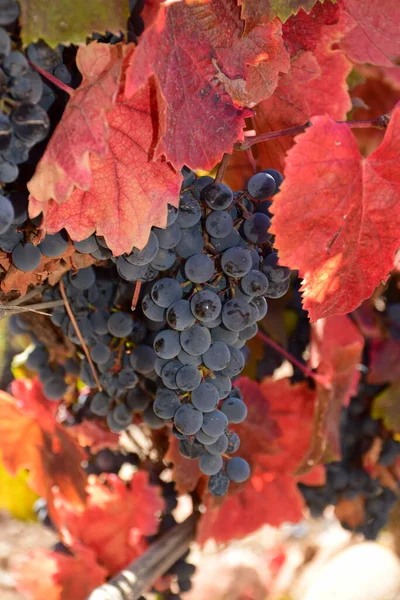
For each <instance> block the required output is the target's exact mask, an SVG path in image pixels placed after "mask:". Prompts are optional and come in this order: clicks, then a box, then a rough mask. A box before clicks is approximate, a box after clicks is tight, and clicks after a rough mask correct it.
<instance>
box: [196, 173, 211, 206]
mask: <svg viewBox="0 0 400 600" xmlns="http://www.w3.org/2000/svg"><path fill="white" fill-rule="evenodd" d="M211 183H214V178H213V177H210V176H209V175H203V176H202V177H197V179H196V180H195V182H194V183H193V196H194V197H195V198H196V200H200V195H201V191H202V190H203V189H204V188H205V187H206V186H207V185H210V184H211Z"/></svg>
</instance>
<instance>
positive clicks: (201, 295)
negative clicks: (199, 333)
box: [190, 289, 221, 324]
mask: <svg viewBox="0 0 400 600" xmlns="http://www.w3.org/2000/svg"><path fill="white" fill-rule="evenodd" d="M190 308H191V310H192V313H193V315H194V316H195V317H196V319H198V320H199V321H201V322H202V323H205V324H208V323H211V322H212V321H213V320H214V319H216V318H217V317H218V316H219V314H220V313H221V300H220V299H219V297H218V296H217V294H216V293H215V292H212V291H211V290H207V289H205V290H202V291H200V292H197V293H196V294H194V295H193V296H192V299H191V301H190Z"/></svg>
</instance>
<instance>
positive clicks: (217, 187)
mask: <svg viewBox="0 0 400 600" xmlns="http://www.w3.org/2000/svg"><path fill="white" fill-rule="evenodd" d="M200 198H201V200H202V201H203V202H205V203H206V204H207V206H209V207H210V208H212V209H213V210H216V211H220V210H221V211H222V210H225V209H226V208H229V206H230V205H231V204H232V202H233V192H232V190H231V188H230V187H228V186H227V185H225V184H224V183H211V184H210V185H207V186H206V187H204V188H203V189H202V191H201V193H200ZM217 237H218V236H217Z"/></svg>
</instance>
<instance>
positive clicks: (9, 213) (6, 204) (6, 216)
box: [0, 115, 15, 234]
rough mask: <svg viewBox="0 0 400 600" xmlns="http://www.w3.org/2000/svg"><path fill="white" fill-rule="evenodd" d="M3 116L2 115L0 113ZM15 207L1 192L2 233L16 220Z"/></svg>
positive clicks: (0, 222) (0, 218) (0, 224)
mask: <svg viewBox="0 0 400 600" xmlns="http://www.w3.org/2000/svg"><path fill="white" fill-rule="evenodd" d="M0 118H1V115H0ZM1 139H2V132H1V121H0V148H1ZM14 216H15V215H14V208H13V205H12V204H11V202H10V201H9V199H8V198H6V196H3V195H2V194H0V234H1V233H5V232H6V231H7V229H8V228H9V227H10V225H11V224H12V222H13V220H14Z"/></svg>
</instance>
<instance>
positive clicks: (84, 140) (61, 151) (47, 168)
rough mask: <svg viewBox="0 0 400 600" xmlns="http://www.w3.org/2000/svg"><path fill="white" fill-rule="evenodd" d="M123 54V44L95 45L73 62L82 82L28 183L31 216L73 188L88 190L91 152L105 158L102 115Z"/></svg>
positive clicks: (114, 93)
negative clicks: (33, 205) (34, 207)
mask: <svg viewBox="0 0 400 600" xmlns="http://www.w3.org/2000/svg"><path fill="white" fill-rule="evenodd" d="M123 52H124V49H123V46H122V45H110V44H100V43H97V42H93V43H91V44H89V45H88V46H81V47H80V48H79V50H78V54H77V58H76V60H77V66H78V69H79V71H80V72H81V74H82V77H83V79H82V83H81V85H80V86H79V87H78V89H77V90H76V91H75V90H71V95H70V100H69V102H68V104H67V107H66V109H65V111H64V114H63V116H62V119H61V121H60V123H59V124H58V126H57V128H56V130H55V132H54V133H53V135H52V136H51V138H50V141H49V143H48V145H47V148H46V151H45V153H44V155H43V157H42V159H41V160H40V162H39V164H38V166H37V168H36V171H35V174H34V176H33V177H32V179H31V180H30V182H29V183H28V189H29V192H30V193H31V195H32V196H34V198H35V199H36V201H37V203H38V204H37V210H36V211H35V214H34V213H33V211H31V216H36V215H37V214H39V213H40V212H41V210H44V209H45V207H46V204H47V202H49V201H50V200H53V201H55V202H59V203H62V202H65V201H66V200H67V198H68V197H69V196H70V194H71V192H72V190H73V189H74V187H78V188H80V189H82V190H88V189H89V188H90V187H91V185H92V174H91V168H90V163H89V154H91V155H95V156H97V157H99V158H101V157H102V158H104V157H105V156H106V154H107V150H108V139H107V138H108V125H107V120H106V115H107V112H108V111H109V110H110V109H111V108H112V106H113V104H114V102H115V100H116V98H117V94H118V88H119V82H120V76H121V68H122V58H123Z"/></svg>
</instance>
